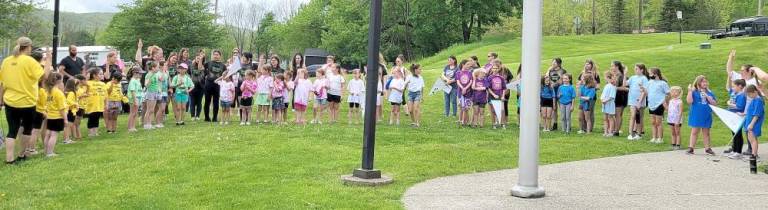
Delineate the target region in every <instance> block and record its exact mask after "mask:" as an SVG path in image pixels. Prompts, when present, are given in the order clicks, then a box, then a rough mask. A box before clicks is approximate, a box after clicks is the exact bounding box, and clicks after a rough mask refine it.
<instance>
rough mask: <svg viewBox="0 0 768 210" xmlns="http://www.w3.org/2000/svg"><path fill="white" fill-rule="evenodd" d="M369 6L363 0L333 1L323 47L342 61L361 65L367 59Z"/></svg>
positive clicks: (329, 8) (328, 12) (323, 37)
mask: <svg viewBox="0 0 768 210" xmlns="http://www.w3.org/2000/svg"><path fill="white" fill-rule="evenodd" d="M367 8H370V6H369V4H368V3H367V2H366V1H360V0H332V1H330V4H329V5H328V7H327V10H326V11H325V12H326V17H327V18H326V21H325V23H326V27H327V30H326V31H323V33H322V38H321V40H322V44H321V46H322V47H323V48H325V49H326V50H328V51H329V52H331V53H333V54H335V55H337V56H338V57H340V58H341V61H342V62H346V63H354V64H361V63H364V62H365V59H366V57H367V55H366V49H367V47H368V45H367V44H368V36H367V34H368V20H369V10H368V9H367Z"/></svg>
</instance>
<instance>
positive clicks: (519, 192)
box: [511, 185, 545, 198]
mask: <svg viewBox="0 0 768 210" xmlns="http://www.w3.org/2000/svg"><path fill="white" fill-rule="evenodd" d="M511 194H512V196H515V197H519V198H541V197H544V194H545V192H544V188H542V187H525V186H520V185H515V186H514V187H512V193H511Z"/></svg>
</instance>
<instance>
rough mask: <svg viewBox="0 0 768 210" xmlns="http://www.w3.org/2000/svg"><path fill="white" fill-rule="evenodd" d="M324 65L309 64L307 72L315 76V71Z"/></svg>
mask: <svg viewBox="0 0 768 210" xmlns="http://www.w3.org/2000/svg"><path fill="white" fill-rule="evenodd" d="M322 67H323V64H315V65H309V66H307V73H309V77H315V73H317V70H318V69H320V68H322Z"/></svg>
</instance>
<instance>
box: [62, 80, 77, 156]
mask: <svg viewBox="0 0 768 210" xmlns="http://www.w3.org/2000/svg"><path fill="white" fill-rule="evenodd" d="M77 83H78V81H77V79H69V80H67V84H66V85H64V95H65V96H67V123H66V124H65V127H64V144H71V143H75V141H72V135H74V134H76V133H79V131H78V129H77V127H75V115H77V111H78V110H79V109H80V105H79V104H78V103H77V101H78V98H77Z"/></svg>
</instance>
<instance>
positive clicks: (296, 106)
mask: <svg viewBox="0 0 768 210" xmlns="http://www.w3.org/2000/svg"><path fill="white" fill-rule="evenodd" d="M293 109H296V111H300V112H304V111H307V105H304V104H300V103H293Z"/></svg>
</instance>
